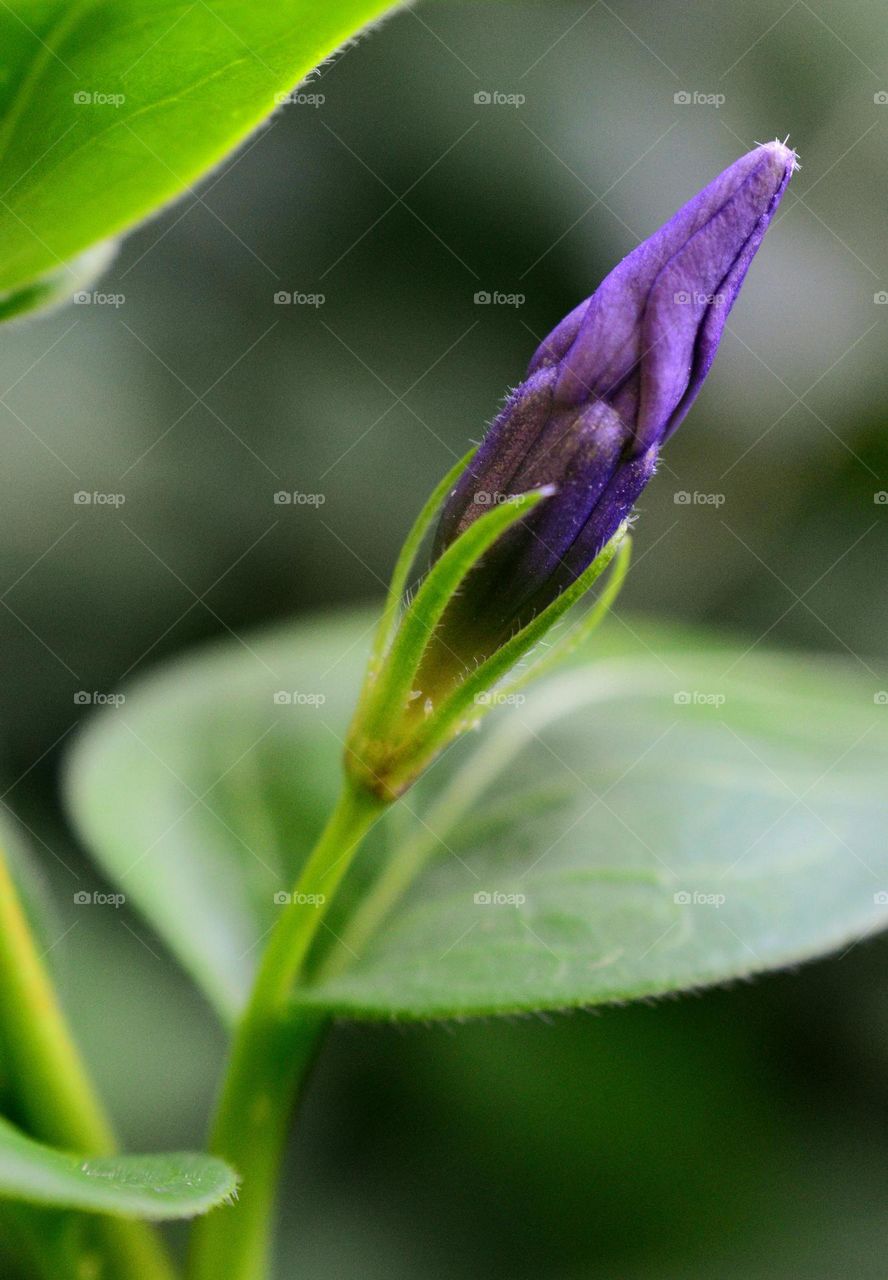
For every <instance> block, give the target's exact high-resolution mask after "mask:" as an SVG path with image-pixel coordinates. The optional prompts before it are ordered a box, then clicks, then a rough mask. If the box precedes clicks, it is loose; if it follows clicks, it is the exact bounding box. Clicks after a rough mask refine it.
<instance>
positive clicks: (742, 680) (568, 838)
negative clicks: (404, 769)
mask: <svg viewBox="0 0 888 1280" xmlns="http://www.w3.org/2000/svg"><path fill="white" fill-rule="evenodd" d="M372 630H373V619H372V618H371V617H369V616H348V617H340V618H330V619H328V620H326V621H325V620H317V621H313V622H310V623H307V624H302V625H299V626H292V627H283V628H279V629H277V630H275V631H272V632H270V633H268V634H266V635H265V636H263V637H259V638H255V639H251V640H250V642H249V649H246V648H244V647H243V646H242V645H239V644H238V645H235V644H229V643H226V644H219V645H216V646H215V647H214V648H213V649H210V650H208V651H204V652H202V653H198V654H195V655H193V656H191V657H188V658H186V659H184V660H180V661H179V662H177V663H176V664H175V665H173V666H172V667H170V668H168V669H167V670H165V671H162V672H159V673H158V674H156V675H155V676H153V677H152V678H150V679H148V680H146V681H142V682H140V683H139V684H138V685H136V686H134V687H133V688H131V689H128V690H127V700H126V703H125V704H124V705H123V706H122V707H121V708H119V709H116V710H111V709H109V710H108V711H107V712H103V713H101V714H100V715H99V716H97V717H96V719H95V720H94V722H93V723H92V725H91V726H90V727H89V729H88V730H87V732H86V733H85V735H84V736H83V737H82V739H81V740H80V742H79V745H78V747H77V749H76V751H75V754H74V756H73V759H72V760H71V762H70V769H69V776H68V784H69V785H68V790H69V795H70V802H71V806H72V809H73V812H74V815H75V818H76V820H77V822H78V823H79V826H80V829H81V831H82V833H83V835H84V837H85V839H86V840H87V842H88V844H89V845H90V846H91V847H92V849H93V851H94V852H95V854H96V856H97V857H98V859H99V861H100V862H101V864H102V865H103V867H104V869H105V870H106V872H107V873H108V875H109V876H110V877H112V878H113V879H116V880H117V881H118V882H119V883H120V885H121V887H122V888H123V889H124V891H125V892H126V893H127V895H128V896H129V898H130V900H131V901H132V902H133V903H135V904H138V905H139V906H140V907H141V909H142V910H143V911H144V912H145V914H146V915H147V916H148V917H149V918H150V919H151V920H152V922H153V924H154V926H155V928H156V929H157V930H158V932H159V933H161V934H162V935H163V936H164V937H165V939H166V940H167V942H168V944H169V945H170V947H171V948H172V949H173V950H174V951H175V952H176V953H177V954H178V955H179V956H180V958H181V959H182V960H183V961H184V963H185V964H186V965H187V966H188V967H189V968H190V969H191V971H192V973H193V974H194V975H195V976H196V977H197V979H198V981H199V982H200V983H201V984H202V985H203V987H204V989H205V990H206V991H208V993H209V994H210V995H211V997H212V998H213V999H214V1001H215V1003H216V1004H217V1006H218V1007H219V1008H220V1009H221V1010H222V1011H223V1013H225V1014H226V1015H227V1016H231V1014H232V1013H233V1012H234V1011H235V1010H236V1009H237V1008H238V1007H239V1005H240V1003H241V1002H242V1000H243V998H244V995H245V992H246V989H247V986H248V983H249V981H250V977H251V974H252V972H253V969H254V967H255V963H256V957H257V954H258V952H259V950H260V948H261V946H262V940H263V938H264V936H265V935H266V933H267V931H268V929H269V927H270V925H271V923H272V921H273V920H274V912H275V906H274V901H273V898H274V893H275V892H277V891H286V890H288V889H290V888H291V886H292V882H293V879H294V877H295V873H296V871H297V869H298V866H299V865H300V863H301V861H302V860H303V858H304V857H305V854H306V852H307V850H308V848H309V847H310V843H311V841H312V840H313V838H314V836H315V835H316V834H317V830H318V828H319V826H320V823H321V821H322V818H323V815H324V811H325V809H326V807H328V806H329V805H330V804H331V803H332V801H333V799H334V795H335V790H336V784H337V770H338V766H339V757H340V753H341V741H342V738H343V735H344V733H345V728H346V725H347V722H348V718H349V714H350V711H351V705H352V702H353V699H354V697H355V696H356V693H357V689H358V686H359V683H360V678H361V673H362V668H363V663H364V660H365V656H366V652H367V649H368V648H369V644H370V636H371V634H372ZM886 688H888V680H886V678H885V676H884V675H881V676H880V675H878V674H877V673H875V672H871V671H870V670H869V669H868V668H865V667H864V666H863V665H862V664H859V663H854V664H851V663H844V662H840V661H837V660H833V659H827V658H815V657H812V656H810V655H793V654H786V655H781V654H776V653H770V654H769V653H766V652H764V651H762V650H761V649H760V648H753V649H751V650H750V649H749V646H748V645H741V646H731V645H729V644H726V643H725V642H724V641H719V640H714V639H712V638H709V637H707V636H705V635H700V634H688V633H687V632H684V631H682V630H680V629H676V628H671V627H664V626H653V625H650V624H645V625H643V624H641V623H638V622H637V621H635V620H633V621H632V623H631V626H630V625H629V624H627V623H626V622H624V621H622V620H621V619H611V620H609V621H608V622H607V623H606V624H604V625H603V626H602V628H601V629H600V630H599V631H598V632H596V634H595V636H594V637H593V638H592V641H591V643H590V644H589V645H587V646H585V647H584V648H582V649H581V650H580V651H578V653H577V654H576V655H574V658H573V659H572V662H571V665H570V666H569V667H567V668H565V669H563V670H562V671H561V672H560V673H558V674H557V675H555V676H553V677H551V678H550V679H548V680H545V681H542V682H541V683H540V684H538V685H534V686H532V687H531V688H530V689H529V690H528V691H527V700H526V702H523V703H521V702H520V700H518V705H512V706H509V707H503V708H501V709H500V710H499V712H498V714H497V715H496V716H491V717H490V718H489V719H488V721H487V723H486V725H485V727H484V729H483V731H482V732H481V733H479V734H471V735H468V737H467V738H464V739H463V740H462V741H461V742H459V743H458V744H457V745H456V746H455V747H454V748H453V749H451V751H449V752H448V753H447V754H446V756H445V757H444V758H443V759H442V760H441V761H439V762H438V764H436V765H435V766H434V767H433V768H432V769H431V770H430V771H429V773H428V775H427V776H426V777H425V778H424V779H423V780H422V782H421V783H420V785H419V787H417V788H416V789H415V790H413V791H411V792H410V793H409V794H408V795H407V796H406V797H405V799H404V801H403V802H402V803H401V804H399V805H397V806H395V809H394V811H393V813H392V815H391V818H392V821H391V822H390V823H389V824H387V827H388V831H389V833H390V839H389V844H390V845H391V848H390V849H389V850H388V852H386V849H385V844H386V833H385V832H384V831H379V830H378V831H377V832H375V833H374V836H376V837H378V838H377V840H376V843H375V844H374V843H373V842H371V845H370V847H369V848H368V849H367V850H365V851H364V853H363V854H362V857H361V859H359V863H358V865H357V867H356V868H355V872H353V873H352V874H351V875H350V877H349V880H348V881H347V882H346V885H345V889H347V890H348V889H350V891H351V894H352V897H353V898H354V896H355V895H356V894H357V892H358V891H359V890H360V892H361V894H362V908H361V912H360V913H359V914H358V916H357V918H356V920H355V921H352V923H349V920H348V919H347V918H346V914H345V912H344V911H343V910H340V909H339V906H340V904H338V903H337V910H336V911H335V912H334V913H333V914H331V916H330V917H329V922H330V927H331V930H332V932H331V933H330V934H329V935H325V936H326V937H327V941H328V950H327V953H326V954H325V955H324V956H321V957H317V958H316V960H317V961H318V962H319V963H317V964H316V969H315V972H316V978H315V982H314V984H313V985H312V986H311V987H309V988H307V989H306V990H305V991H304V992H303V993H302V994H301V998H302V999H304V1000H305V1001H307V1002H309V1003H311V1004H312V1005H314V1006H317V1007H319V1008H327V1009H330V1010H332V1011H334V1012H337V1013H340V1014H343V1015H353V1016H359V1017H392V1016H394V1017H402V1018H410V1017H416V1018H429V1017H436V1016H461V1015H471V1014H487V1013H507V1012H516V1011H521V1010H531V1009H552V1008H567V1007H572V1006H578V1005H591V1004H596V1003H600V1002H605V1001H613V1000H624V999H630V998H634V997H640V996H646V995H654V994H658V993H665V992H670V991H676V990H681V989H687V988H693V987H699V986H702V985H705V984H707V983H716V982H722V981H725V980H728V979H731V978H734V977H737V976H740V975H745V974H749V973H753V972H757V971H762V970H767V969H771V968H774V967H776V966H782V965H786V964H791V963H794V962H796V961H799V960H803V959H806V958H808V957H811V956H815V955H819V954H822V953H824V952H828V951H830V950H832V949H835V948H837V947H844V946H847V945H851V944H852V943H854V941H855V940H857V939H859V938H861V937H864V936H865V935H867V934H868V933H869V932H871V931H873V930H876V929H879V928H881V927H883V926H884V925H885V924H888V906H886V899H885V897H884V895H885V893H886V891H888V849H886V846H885V840H884V832H885V829H886V826H888V797H886V792H885V786H884V778H885V774H886V769H888V707H886V706H885V705H883V704H884V702H885V701H888V698H883V699H882V700H879V698H878V695H879V693H880V691H881V690H884V689H886ZM275 690H285V691H287V692H289V693H291V694H293V693H295V694H296V695H297V697H296V698H295V699H291V702H290V703H289V704H285V703H284V704H282V703H275V700H274V692H275ZM322 699H326V701H321V700H322ZM413 815H417V816H416V817H413ZM405 825H406V830H402V827H403V826H405ZM396 832H397V838H395V833H396ZM411 877H415V879H414V878H411ZM374 886H375V887H374ZM476 894H489V895H491V897H492V899H493V901H491V902H490V903H484V902H476V901H475V895H476ZM684 895H688V897H689V901H685V900H684ZM880 895H882V896H881V897H880ZM522 899H523V900H522ZM346 905H348V904H346ZM368 922H369V924H370V925H371V926H372V927H369V928H368ZM334 935H335V936H334Z"/></svg>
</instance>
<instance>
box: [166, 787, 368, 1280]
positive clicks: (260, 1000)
mask: <svg viewBox="0 0 888 1280" xmlns="http://www.w3.org/2000/svg"><path fill="white" fill-rule="evenodd" d="M384 808H385V802H384V801H381V800H380V799H378V798H377V797H375V796H373V795H370V794H369V793H367V792H364V791H361V790H358V789H357V788H355V787H354V786H352V785H351V784H350V783H349V782H346V783H345V785H344V788H343V791H342V794H341V796H340V798H339V801H338V803H337V805H336V807H335V809H334V810H333V812H332V814H331V815H330V818H329V820H328V822H327V825H326V827H325V828H324V831H323V833H322V835H321V837H320V839H319V841H318V843H317V845H316V846H315V848H314V850H313V852H312V853H311V855H310V857H309V859H308V862H307V863H306V865H305V867H304V869H303V871H302V874H301V875H300V877H299V880H298V882H297V885H296V889H295V891H294V893H293V897H292V901H291V902H290V903H289V904H288V905H287V906H286V907H285V908H284V911H283V914H282V916H281V919H280V920H279V921H278V923H277V924H276V925H275V927H274V930H273V931H272V934H271V938H270V940H269V943H268V946H267V948H266V950H265V952H264V954H263V956H262V960H261V962H260V966H259V973H258V975H257V978H256V982H255V984H254V986H253V991H252V994H251V997H250V1002H249V1004H248V1006H247V1009H246V1012H245V1013H244V1015H243V1018H242V1020H241V1023H240V1026H239V1027H238V1030H237V1033H236V1035H235V1039H234V1044H233V1046H232V1050H231V1055H230V1058H229V1063H228V1069H227V1072H226V1076H225V1080H224V1082H223V1086H222V1093H221V1097H220V1100H219V1105H218V1108H217V1111H216V1118H215V1122H214V1126H213V1132H212V1139H211V1150H212V1151H213V1152H214V1153H215V1154H216V1155H219V1156H221V1157H222V1158H223V1159H225V1160H228V1161H229V1163H231V1164H232V1165H233V1166H234V1167H235V1169H236V1170H237V1172H238V1174H239V1175H240V1177H241V1179H242V1185H241V1187H240V1191H239V1198H238V1202H237V1204H236V1205H235V1206H234V1207H233V1208H231V1209H227V1210H220V1211H219V1212H217V1213H214V1214H210V1215H209V1216H208V1217H206V1218H203V1219H202V1220H201V1221H200V1222H198V1223H196V1224H195V1227H194V1235H193V1241H192V1249H191V1257H190V1269H189V1275H190V1276H191V1277H192V1280H219V1277H220V1276H224V1277H225V1280H261V1278H262V1277H264V1276H266V1275H267V1269H268V1254H269V1236H270V1227H271V1219H272V1213H273V1209H274V1198H275V1189H276V1186H277V1181H278V1174H279V1170H280V1163H281V1158H282V1155H283V1149H284V1142H285V1139H286V1135H287V1129H288V1127H289V1121H290V1114H291V1112H292V1108H293V1104H294V1101H295V1098H296V1094H297V1092H298V1089H299V1085H300V1083H301V1082H302V1080H303V1079H304V1077H305V1075H306V1074H307V1072H308V1069H309V1067H310V1065H311V1062H312V1060H313V1058H314V1054H315V1051H316V1049H317V1046H318V1043H319V1041H320V1038H321V1034H322V1032H323V1030H324V1027H325V1025H326V1021H327V1019H326V1017H325V1015H323V1014H319V1013H313V1012H308V1011H305V1010H300V1011H294V1008H293V1005H292V999H291V997H292V991H293V986H294V983H295V982H296V981H297V980H298V978H299V976H300V974H301V972H302V970H303V966H304V964H305V960H306V958H307V956H308V952H309V949H310V947H311V944H312V942H313V940H314V938H315V936H316V934H317V931H318V929H319V928H320V926H321V923H322V921H323V918H324V915H325V914H326V912H327V910H328V909H329V907H330V904H331V901H332V899H333V896H334V894H335V892H336V889H337V888H338V886H339V884H340V882H341V881H342V878H343V876H344V875H345V873H346V871H347V870H348V868H349V866H350V865H351V862H352V860H353V858H354V855H355V854H356V853H357V851H358V848H359V847H360V845H361V842H362V841H363V839H364V836H365V835H366V834H367V832H368V831H369V829H370V827H371V826H372V825H373V823H374V822H375V821H376V819H377V817H378V816H379V815H380V814H381V813H382V811H383V810H384ZM306 898H308V899H315V900H317V901H316V905H314V904H312V903H310V902H309V903H306V902H305V899H306Z"/></svg>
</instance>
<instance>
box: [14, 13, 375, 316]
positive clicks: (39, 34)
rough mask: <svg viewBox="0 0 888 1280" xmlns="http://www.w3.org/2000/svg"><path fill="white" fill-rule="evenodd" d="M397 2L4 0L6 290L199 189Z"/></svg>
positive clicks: (43, 273) (42, 274) (41, 274)
mask: <svg viewBox="0 0 888 1280" xmlns="http://www.w3.org/2000/svg"><path fill="white" fill-rule="evenodd" d="M390 7H391V5H390V3H389V2H388V0H325V3H323V4H319V3H318V2H317V0H197V3H193V2H192V0H11V3H9V4H3V5H0V51H2V54H0V58H2V66H0V72H2V76H0V119H2V124H0V245H2V246H3V248H2V256H0V293H5V294H11V293H12V292H13V291H20V290H21V289H22V288H23V286H25V285H29V284H31V283H32V282H34V281H36V280H38V279H40V278H42V277H45V276H47V275H48V274H49V273H50V272H57V271H58V269H59V268H62V267H64V266H65V264H66V263H68V262H70V261H71V260H72V259H73V258H75V257H77V256H78V255H79V254H81V253H82V252H83V251H84V250H85V249H88V248H89V247H90V246H93V245H96V244H98V243H100V242H102V241H105V240H108V239H110V238H112V237H113V236H115V235H117V234H119V233H120V232H121V231H125V230H126V229H128V228H129V227H132V226H133V225H134V224H136V223H137V222H139V221H140V220H141V219H143V218H145V217H147V216H148V215H150V214H152V213H153V212H155V211H156V210H157V209H158V208H160V207H161V206H162V205H164V204H166V203H167V202H168V201H170V200H172V199H174V198H175V197H177V196H179V195H181V194H182V192H184V191H188V190H190V188H191V185H192V184H193V183H194V182H195V181H196V180H197V179H198V178H200V177H201V176H202V175H203V174H204V173H206V172H207V171H208V170H209V169H211V168H212V167H213V165H215V164H217V163H218V162H219V161H220V160H221V159H222V158H223V157H224V156H225V155H226V154H227V153H228V152H229V151H231V149H232V148H233V147H236V146H237V145H238V144H239V143H241V142H242V141H243V140H244V138H246V137H247V136H248V135H249V134H250V133H251V132H252V131H253V130H254V129H255V128H257V126H258V125H260V124H261V123H262V121H263V120H264V119H265V118H266V117H267V116H268V115H270V114H271V112H272V111H273V110H274V109H275V106H276V102H277V100H279V99H280V97H281V95H284V94H286V93H287V92H288V91H289V90H291V89H292V88H293V86H294V85H295V84H296V82H297V81H299V80H300V79H301V78H302V77H304V76H305V75H306V74H307V73H308V72H309V71H310V70H311V69H312V68H313V67H315V66H316V65H317V64H318V63H319V62H321V61H322V60H323V59H324V58H325V57H327V56H328V55H329V54H330V53H331V52H332V51H333V50H334V49H336V48H337V46H338V45H340V44H341V43H342V42H343V41H344V40H346V39H348V37H349V36H351V35H352V34H353V33H354V32H355V31H357V30H358V29H359V28H361V27H362V26H364V25H365V24H366V23H368V22H371V21H372V20H373V19H375V18H378V17H380V16H381V15H382V14H383V13H384V12H385V11H386V10H387V9H388V8H390ZM293 177H294V181H297V180H298V175H297V174H295V173H294V175H293ZM75 287H76V286H75Z"/></svg>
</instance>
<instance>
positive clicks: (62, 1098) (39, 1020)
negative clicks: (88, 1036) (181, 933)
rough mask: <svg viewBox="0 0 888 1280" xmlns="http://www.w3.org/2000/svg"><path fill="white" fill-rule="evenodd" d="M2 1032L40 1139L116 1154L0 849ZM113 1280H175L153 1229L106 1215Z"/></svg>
mask: <svg viewBox="0 0 888 1280" xmlns="http://www.w3.org/2000/svg"><path fill="white" fill-rule="evenodd" d="M0 1034H2V1039H3V1051H4V1055H7V1056H8V1059H9V1065H10V1071H11V1074H12V1077H13V1080H14V1087H15V1093H16V1097H17V1098H18V1100H19V1102H20V1104H21V1106H22V1109H23V1112H24V1114H25V1116H26V1118H27V1123H28V1128H29V1131H30V1133H31V1134H32V1135H33V1136H34V1137H35V1138H40V1139H42V1140H43V1141H45V1142H50V1143H53V1144H54V1145H55V1146H59V1147H64V1148H65V1149H67V1150H71V1151H75V1152H78V1153H80V1154H83V1155H91V1156H95V1155H111V1154H113V1152H114V1151H115V1150H116V1143H115V1140H114V1134H113V1132H112V1129H111V1125H110V1123H109V1121H108V1119H107V1117H106V1115H105V1113H104V1111H103V1109H102V1106H101V1104H100V1102H99V1100H98V1098H97V1096H96V1094H95V1091H94V1089H93V1087H92V1084H91V1082H90V1079H89V1076H88V1074H87V1071H86V1068H85V1066H84V1064H83V1061H82V1059H81V1057H80V1054H79V1053H78V1051H77V1047H76V1045H75V1044H74V1041H73V1040H72V1038H71V1035H70V1032H69V1031H68V1027H67V1024H66V1022H65V1017H64V1014H63V1013H62V1010H61V1008H60V1006H59V1003H58V1001H57V999H56V995H55V991H54V990H53V987H52V983H51V982H50V979H49V976H48V974H47V972H46V969H45V967H44V965H43V962H42V959H41V957H40V954H39V953H38V951H37V947H36V945H35V942H34V937H33V934H32V933H31V930H30V928H29V926H28V922H27V920H26V918H25V913H24V911H23V909H22V905H21V902H20V900H19V896H18V893H17V891H16V888H15V884H14V883H13V880H12V876H11V874H10V871H9V868H8V866H7V864H6V859H5V858H4V856H3V855H2V853H0ZM98 1221H99V1222H100V1224H101V1225H100V1227H99V1234H100V1235H101V1236H102V1237H103V1240H104V1251H105V1252H109V1253H111V1255H112V1261H111V1264H110V1270H109V1271H108V1273H107V1274H109V1275H113V1276H114V1278H115V1280H172V1277H173V1275H174V1272H173V1269H172V1267H171V1265H170V1263H169V1261H168V1260H167V1258H166V1256H165V1253H164V1251H163V1247H162V1245H161V1242H160V1240H159V1238H158V1237H157V1235H156V1234H155V1233H154V1231H153V1230H152V1229H151V1228H150V1227H148V1226H146V1225H145V1224H144V1223H140V1222H128V1221H125V1220H124V1219H121V1218H113V1217H111V1216H108V1217H102V1218H101V1219H100V1220H98Z"/></svg>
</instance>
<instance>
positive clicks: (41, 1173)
mask: <svg viewBox="0 0 888 1280" xmlns="http://www.w3.org/2000/svg"><path fill="white" fill-rule="evenodd" d="M236 1191H237V1178H236V1177H235V1175H234V1173H233V1172H232V1171H231V1169H229V1167H228V1166H227V1165H226V1164H225V1163H224V1162H223V1161H221V1160H217V1159H216V1157H215V1156H206V1155H198V1154H191V1153H179V1154H174V1155H150V1156H101V1157H97V1158H95V1159H84V1157H83V1156H75V1155H70V1154H69V1153H68V1152H65V1151H56V1150H55V1149H54V1148H52V1147H45V1146H43V1145H42V1143H39V1142H34V1141H33V1140H32V1139H31V1138H28V1137H26V1136H25V1135H24V1134H23V1133H20V1132H19V1130H18V1129H16V1128H14V1127H13V1125H11V1124H9V1123H8V1122H7V1121H6V1120H0V1196H5V1197H8V1198H9V1199H11V1200H25V1201H27V1202H28V1203H30V1204H42V1205H53V1206H55V1207H57V1208H62V1209H82V1210H85V1211H86V1212H87V1213H111V1214H116V1215H118V1216H120V1217H125V1218H150V1219H153V1220H157V1221H160V1220H162V1219H167V1218H193V1217H195V1216H196V1215H197V1214H201V1213H206V1212H207V1210H208V1209H212V1208H214V1207H215V1206H216V1205H219V1204H223V1203H224V1202H225V1201H229V1200H231V1199H232V1198H233V1197H234V1195H235V1193H236Z"/></svg>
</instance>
